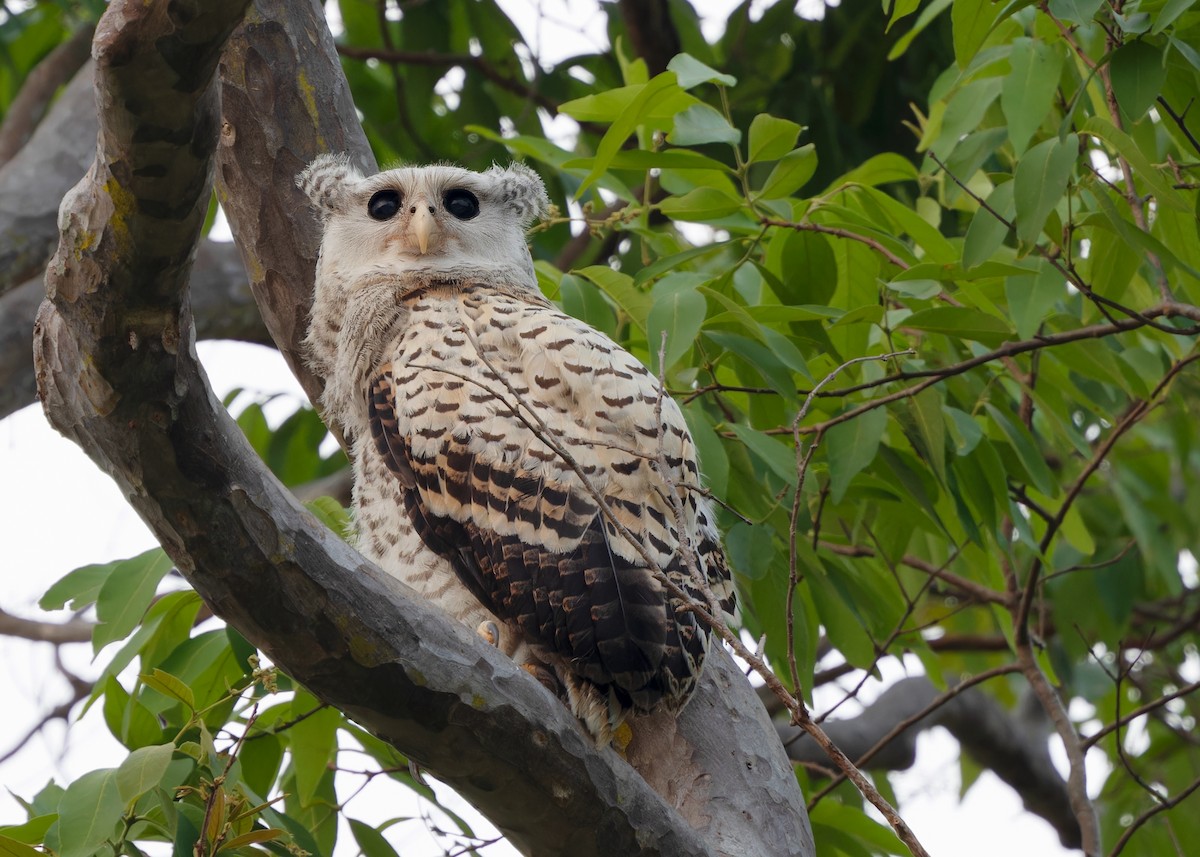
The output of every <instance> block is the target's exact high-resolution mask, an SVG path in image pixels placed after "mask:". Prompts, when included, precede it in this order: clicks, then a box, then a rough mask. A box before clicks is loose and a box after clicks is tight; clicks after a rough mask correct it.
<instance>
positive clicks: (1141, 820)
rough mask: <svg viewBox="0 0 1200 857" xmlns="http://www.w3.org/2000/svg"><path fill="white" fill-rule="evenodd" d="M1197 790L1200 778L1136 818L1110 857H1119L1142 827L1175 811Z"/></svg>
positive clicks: (1199, 787) (1199, 786) (1109, 854)
mask: <svg viewBox="0 0 1200 857" xmlns="http://www.w3.org/2000/svg"><path fill="white" fill-rule="evenodd" d="M1196 789H1200V777H1197V778H1196V779H1194V780H1192V782H1191V783H1190V784H1189V785H1188V787H1187V788H1185V789H1184V790H1183V791H1181V792H1179V794H1177V795H1175V797H1173V798H1169V799H1167V800H1164V801H1163V802H1162V803H1159V804H1156V805H1154V806H1152V807H1150V808H1149V809H1148V810H1146V811H1145V812H1143V813H1142V814H1141V815H1139V816H1138V817H1137V818H1135V819H1134V820H1133V823H1132V824H1130V825H1129V827H1127V828H1126V829H1125V832H1124V833H1122V834H1121V838H1120V839H1118V840H1117V842H1116V844H1115V845H1114V846H1113V849H1112V851H1110V852H1108V857H1117V855H1118V854H1120V853H1121V852H1122V851H1123V850H1124V849H1125V846H1126V845H1128V844H1129V840H1130V839H1131V838H1133V834H1135V833H1137V831H1138V830H1139V829H1140V828H1141V827H1142V825H1144V824H1145V823H1146V822H1147V821H1149V820H1150V819H1152V818H1153V817H1154V816H1156V815H1158V814H1159V813H1160V812H1166V811H1167V810H1168V809H1174V808H1175V807H1176V806H1178V805H1179V804H1180V803H1182V802H1183V801H1184V800H1186V799H1187V798H1188V797H1190V796H1191V794H1192V792H1194V791H1196Z"/></svg>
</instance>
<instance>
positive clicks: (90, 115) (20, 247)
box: [0, 63, 97, 295]
mask: <svg viewBox="0 0 1200 857" xmlns="http://www.w3.org/2000/svg"><path fill="white" fill-rule="evenodd" d="M94 103H95V96H94V95H93V94H92V66H91V63H88V64H87V65H85V66H84V67H83V69H82V70H81V71H80V72H79V73H78V74H76V75H75V78H74V80H72V81H71V83H70V84H68V85H67V88H66V89H65V90H64V91H63V93H62V95H60V96H59V98H58V100H57V101H55V102H54V106H53V107H51V108H50V112H49V113H48V114H47V115H46V118H45V119H43V120H42V122H41V124H39V125H38V127H37V130H36V131H34V133H33V136H32V137H31V138H30V140H29V142H28V143H27V144H26V145H25V146H24V147H23V148H22V149H21V151H20V152H18V153H17V154H16V156H15V157H13V159H12V160H11V161H9V162H8V163H6V164H5V165H4V166H3V167H0V295H3V294H4V293H5V292H8V291H9V290H11V289H13V288H15V287H17V286H19V285H20V284H21V283H24V282H25V281H26V280H28V279H29V278H30V277H33V276H35V275H39V274H40V273H41V271H42V269H43V268H44V267H45V265H46V260H47V259H49V258H50V254H52V253H53V252H54V247H55V245H56V244H57V243H58V203H59V201H60V200H62V198H63V196H64V195H65V194H66V192H67V191H69V190H70V189H71V185H72V184H74V182H75V181H76V179H77V178H78V176H79V175H80V174H82V173H83V172H84V171H85V170H87V168H88V166H89V165H90V164H91V163H92V160H93V158H94V156H95V152H96V128H97V125H96V110H95V106H94Z"/></svg>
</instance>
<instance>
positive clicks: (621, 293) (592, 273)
mask: <svg viewBox="0 0 1200 857" xmlns="http://www.w3.org/2000/svg"><path fill="white" fill-rule="evenodd" d="M575 273H576V274H578V275H579V276H581V277H583V278H584V279H585V280H590V281H591V282H593V283H595V284H596V285H597V286H599V287H600V290H601V291H603V292H604V293H605V294H606V295H608V296H609V297H610V298H612V300H613V303H615V304H616V305H617V306H619V307H620V308H621V309H623V310H625V312H626V314H627V315H628V316H629V320H630V321H631V322H633V324H634V325H635V326H636V327H637V328H638V329H639V330H641V331H643V332H644V331H645V330H646V318H647V316H649V315H650V309H651V307H652V306H653V301H652V300H651V298H650V295H648V294H646V293H645V292H643V291H641V290H640V289H638V288H636V287H635V286H634V284H633V278H632V277H631V276H629V275H628V274H622V273H621V272H620V271H614V270H613V269H612V268H610V267H608V266H607V265H589V266H588V267H586V268H581V269H580V270H578V271H576V272H575Z"/></svg>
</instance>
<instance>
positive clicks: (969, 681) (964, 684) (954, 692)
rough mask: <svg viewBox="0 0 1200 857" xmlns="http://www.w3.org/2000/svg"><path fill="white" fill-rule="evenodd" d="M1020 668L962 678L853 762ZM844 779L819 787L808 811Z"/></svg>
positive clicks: (875, 752) (1002, 667) (863, 760)
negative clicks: (979, 686) (968, 692)
mask: <svg viewBox="0 0 1200 857" xmlns="http://www.w3.org/2000/svg"><path fill="white" fill-rule="evenodd" d="M1020 670H1021V668H1020V667H1019V666H1017V665H1016V664H1011V663H1010V664H1001V665H1000V666H998V667H993V668H992V669H990V670H984V671H983V672H981V673H978V674H976V675H973V676H971V677H970V678H966V679H963V680H962V681H960V682H959V683H958V684H956V685H954V687H951V688H947V689H946V690H945V691H944V692H943V693H940V694H938V695H937V696H935V697H934V698H933V699H932V700H931V701H930V703H929V704H928V705H926V706H925V707H924V708H922V709H921V710H920V711H918V712H916V713H915V714H912V715H910V716H908V717H906V718H904V719H903V720H901V721H900V722H899V723H897V724H896V725H895V726H893V727H892V728H891V729H890V730H889V731H888V733H887V734H886V735H884V736H883V737H882V738H880V739H879V740H878V741H876V742H875V743H874V744H873V745H872V746H871V748H870V749H869V750H867V752H865V753H863V754H862V755H861V756H859V757H858V760H857V761H856V762H855V764H856V765H858V766H859V767H860V768H861V767H862V766H863V765H865V764H867V763H868V762H870V761H871V760H872V759H873V758H875V756H877V755H878V754H879V752H880V751H881V750H882V749H883V748H884V747H886V746H887V745H888V744H890V743H891V742H892V741H894V740H896V739H897V738H899V737H900V735H902V734H903V733H904V731H905V730H906V729H908V727H910V726H912V725H913V724H915V723H919V722H920V721H922V720H924V719H925V718H926V717H928V716H929V715H930V714H932V713H933V712H935V711H937V710H938V709H939V708H941V707H942V706H943V705H945V704H946V703H947V702H949V701H950V700H952V699H954V697H956V696H958V695H959V694H960V693H962V692H963V691H966V690H969V689H971V688H972V687H974V686H975V685H977V684H982V683H983V682H985V681H988V680H989V679H993V678H996V677H997V676H1002V675H1009V674H1011V673H1015V672H1020ZM845 779H846V778H845V776H844V775H842V774H838V775H837V776H835V777H833V778H832V779H831V780H830V781H829V783H828V784H827V785H826V786H825V787H824V788H823V789H821V790H820V791H818V792H817V793H816V794H814V795H813V796H812V797H811V798H809V800H808V810H809V812H812V810H813V807H815V806H816V805H817V804H818V803H819V802H820V801H821V799H822V798H823V797H825V796H826V795H827V794H829V793H830V792H831V791H833V790H834V789H835V788H837V787H838V786H840V785H841V784H842V783H843V782H844V781H845Z"/></svg>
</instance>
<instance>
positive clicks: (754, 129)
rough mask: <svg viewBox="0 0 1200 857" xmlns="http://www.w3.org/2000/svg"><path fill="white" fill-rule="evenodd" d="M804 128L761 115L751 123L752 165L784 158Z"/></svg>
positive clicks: (775, 117)
mask: <svg viewBox="0 0 1200 857" xmlns="http://www.w3.org/2000/svg"><path fill="white" fill-rule="evenodd" d="M803 130H804V126H803V125H801V124H800V123H798V122H793V121H792V120H790V119H780V118H779V117H778V116H772V115H770V114H769V113H759V114H758V115H757V116H755V117H754V119H753V120H752V121H751V122H750V149H749V154H748V155H747V159H748V160H749V162H750V163H756V162H758V161H774V160H778V159H779V158H782V157H783V156H784V155H786V154H787V153H788V152H790V151H791V150H792V148H793V147H794V146H795V145H796V138H798V137H799V136H800V132H801V131H803Z"/></svg>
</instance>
